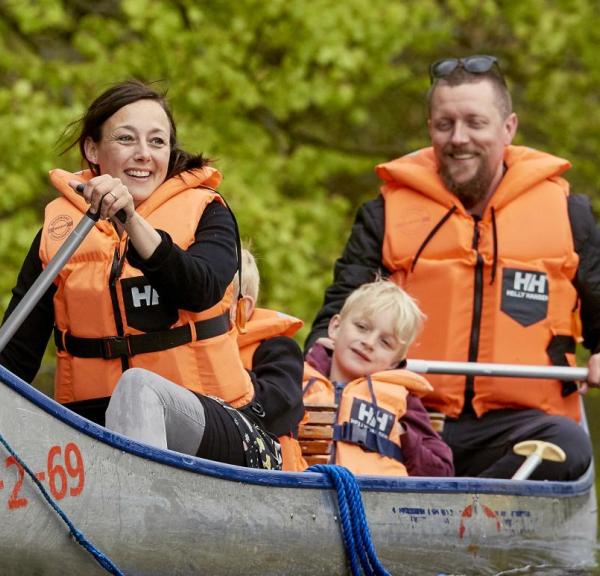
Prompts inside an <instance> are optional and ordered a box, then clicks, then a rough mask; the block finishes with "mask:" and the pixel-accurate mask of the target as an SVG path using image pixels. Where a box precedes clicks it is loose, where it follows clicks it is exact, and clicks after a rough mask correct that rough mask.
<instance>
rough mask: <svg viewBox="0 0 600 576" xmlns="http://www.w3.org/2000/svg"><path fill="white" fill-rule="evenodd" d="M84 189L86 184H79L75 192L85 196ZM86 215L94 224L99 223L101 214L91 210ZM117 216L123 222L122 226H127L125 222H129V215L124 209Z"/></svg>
mask: <svg viewBox="0 0 600 576" xmlns="http://www.w3.org/2000/svg"><path fill="white" fill-rule="evenodd" d="M84 188H85V184H84V183H83V182H82V183H81V184H77V187H76V188H75V190H76V191H77V192H79V194H83V189H84ZM86 215H87V216H88V218H91V219H92V220H93V221H94V222H98V220H100V212H92V210H91V208H90V209H89V210H88V211H87V212H86ZM115 216H116V217H117V218H118V219H119V220H120V221H121V223H122V224H125V222H127V214H126V213H125V210H123V209H122V208H121V210H119V211H118V212H117V213H116V214H115Z"/></svg>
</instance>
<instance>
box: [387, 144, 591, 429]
mask: <svg viewBox="0 0 600 576" xmlns="http://www.w3.org/2000/svg"><path fill="white" fill-rule="evenodd" d="M505 164H506V166H507V171H506V173H505V175H504V177H503V179H502V181H501V183H500V185H499V186H498V188H497V189H496V191H495V192H494V194H493V196H492V197H491V199H490V200H489V202H488V205H487V206H486V207H485V210H484V212H483V215H482V218H481V220H480V221H479V222H477V221H475V220H474V218H473V217H472V216H471V215H470V214H469V213H468V212H467V211H466V210H465V208H464V207H463V206H462V204H461V202H460V201H459V200H458V199H457V198H456V196H454V195H453V194H451V193H450V192H449V191H448V190H446V188H445V187H444V185H443V184H442V181H441V179H440V177H439V175H438V170H437V164H436V160H435V157H434V154H433V151H432V149H431V148H428V149H425V150H421V151H419V152H418V153H416V154H413V155H409V156H404V157H402V158H399V159H397V160H394V161H392V162H389V163H387V164H382V165H380V166H378V167H377V173H378V175H379V176H380V177H381V178H382V179H383V181H384V184H383V186H382V188H381V190H382V193H383V196H384V199H385V236H384V241H383V263H384V265H385V266H386V267H387V268H388V270H390V271H392V272H393V276H392V279H393V280H394V281H395V282H396V283H397V284H398V285H400V286H402V287H403V288H405V289H406V290H407V291H408V292H409V293H410V294H411V295H412V296H414V297H415V298H416V299H417V301H418V302H419V305H420V307H421V309H422V310H423V311H424V312H425V314H426V315H427V321H426V323H425V329H424V331H423V333H422V335H421V337H420V338H419V339H418V340H417V342H416V343H415V344H414V345H413V346H412V348H411V353H410V354H411V356H413V357H419V358H425V359H430V360H434V359H435V360H450V361H480V362H497V363H507V364H535V365H551V364H552V363H553V362H552V360H551V357H554V356H556V357H559V356H562V359H563V360H564V359H565V358H566V359H568V361H569V362H570V363H573V361H574V358H573V356H572V355H571V354H570V352H572V351H573V348H574V339H575V338H577V337H579V334H578V328H577V322H576V318H577V317H576V312H577V305H578V299H577V292H576V290H575V288H574V287H573V284H572V280H573V278H574V276H575V273H576V271H577V265H578V262H579V258H578V256H577V254H576V252H575V249H574V244H573V238H572V232H571V226H570V223H569V217H568V211H567V196H568V193H569V191H568V184H567V182H566V181H565V180H563V179H562V178H560V174H562V173H563V172H564V171H565V170H567V169H568V168H569V166H570V164H569V163H568V162H567V161H566V160H562V159H561V158H557V157H554V156H550V155H548V154H545V153H542V152H538V151H535V150H532V149H529V148H525V147H516V146H510V147H507V149H506V153H505ZM473 382H474V387H473V388H470V389H469V391H470V393H472V394H474V396H473V400H472V404H473V408H474V410H475V412H476V414H477V415H478V416H480V415H481V414H483V413H485V412H487V411H489V410H494V409H501V408H538V409H541V410H544V411H545V412H548V413H550V414H562V415H566V416H570V417H571V418H573V419H575V420H578V419H579V417H580V414H579V399H578V397H577V396H578V395H577V394H568V395H566V396H563V390H566V392H569V391H572V389H573V388H571V390H569V388H566V387H563V385H562V384H561V383H560V382H558V381H554V380H540V379H518V380H517V379H510V378H497V377H496V378H494V377H488V376H477V377H476V378H475V379H474V380H473V379H472V378H471V379H468V378H466V377H464V376H431V383H432V384H433V387H434V391H433V392H431V393H430V394H428V395H427V396H426V397H425V398H424V403H425V405H426V406H428V407H430V408H432V409H434V410H438V411H441V412H444V413H445V414H446V415H448V416H450V417H457V416H458V415H459V414H460V413H461V410H462V408H463V405H464V402H465V392H466V391H467V390H468V388H467V386H469V387H471V386H473Z"/></svg>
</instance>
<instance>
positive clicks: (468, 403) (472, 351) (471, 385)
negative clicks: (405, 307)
mask: <svg viewBox="0 0 600 576" xmlns="http://www.w3.org/2000/svg"><path fill="white" fill-rule="evenodd" d="M473 221H474V229H473V243H472V248H473V249H474V250H475V252H476V253H477V262H476V264H475V270H474V276H475V278H474V286H473V317H472V320H471V335H470V339H469V358H468V360H469V362H477V357H478V355H479V336H480V332H481V310H482V307H483V257H482V256H481V254H480V253H479V238H480V232H479V221H480V218H479V217H477V216H474V217H473ZM474 396H475V377H474V376H466V380H465V404H464V406H463V413H465V412H466V413H473V412H474V409H473V397H474Z"/></svg>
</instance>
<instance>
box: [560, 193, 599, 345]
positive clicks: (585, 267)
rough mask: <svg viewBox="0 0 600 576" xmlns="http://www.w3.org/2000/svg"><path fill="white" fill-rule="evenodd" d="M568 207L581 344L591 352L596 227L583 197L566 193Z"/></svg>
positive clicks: (595, 318) (595, 339)
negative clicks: (576, 263) (574, 252)
mask: <svg viewBox="0 0 600 576" xmlns="http://www.w3.org/2000/svg"><path fill="white" fill-rule="evenodd" d="M568 208H569V219H570V221H571V230H572V231H573V240H574V242H575V251H576V252H577V254H578V255H579V267H578V269H577V275H576V277H575V279H574V281H573V283H574V285H575V288H577V293H578V294H579V298H580V300H581V324H582V328H583V344H584V346H585V347H586V348H588V349H589V350H592V351H593V352H600V228H598V226H597V224H596V219H595V217H594V214H593V212H592V207H591V205H590V201H589V199H588V198H587V197H586V196H583V195H571V196H569V197H568Z"/></svg>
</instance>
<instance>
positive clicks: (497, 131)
mask: <svg viewBox="0 0 600 576" xmlns="http://www.w3.org/2000/svg"><path fill="white" fill-rule="evenodd" d="M497 99H498V96H497V94H496V92H495V90H494V87H493V85H492V84H491V83H490V82H489V81H488V80H481V81H479V82H474V83H469V84H460V85H458V86H449V85H448V84H445V83H443V82H441V83H440V84H438V86H436V88H435V91H434V93H433V95H432V99H431V105H430V109H431V111H430V118H429V122H428V126H429V136H430V137H431V143H432V145H433V149H434V153H435V156H436V158H437V161H438V164H439V171H440V177H441V178H442V181H443V182H444V184H445V185H446V187H447V188H448V190H450V191H451V192H453V193H454V194H455V195H456V196H458V198H459V199H460V200H461V201H462V203H463V205H464V206H465V208H467V209H468V208H471V207H473V206H474V205H476V204H477V203H478V202H480V201H481V200H483V199H484V198H486V197H488V195H490V194H491V193H493V191H494V190H495V189H496V187H497V186H498V184H499V183H500V180H501V179H502V174H503V158H504V148H505V147H506V146H508V145H509V144H510V143H511V142H512V139H513V137H514V135H515V132H516V130H517V123H518V122H517V117H516V115H515V114H514V113H512V114H510V115H509V116H508V117H507V118H503V117H502V114H501V112H500V109H499V107H498V100H497Z"/></svg>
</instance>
